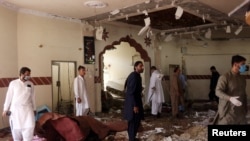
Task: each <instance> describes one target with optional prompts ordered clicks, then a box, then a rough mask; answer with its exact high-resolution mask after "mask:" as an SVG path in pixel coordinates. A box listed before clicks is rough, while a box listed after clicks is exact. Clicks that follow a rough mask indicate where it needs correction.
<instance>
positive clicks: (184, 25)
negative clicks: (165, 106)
mask: <svg viewBox="0 0 250 141" xmlns="http://www.w3.org/2000/svg"><path fill="white" fill-rule="evenodd" d="M89 1H92V0H75V1H74V2H72V1H71V0H65V1H60V0H53V1H50V0H43V1H34V0H22V1H19V0H0V4H1V5H4V6H7V7H11V8H16V9H17V10H18V11H21V12H23V11H25V12H27V11H29V12H30V13H36V14H37V13H38V12H37V11H39V12H43V13H47V14H48V15H50V16H55V17H62V18H69V19H73V20H79V21H81V22H88V23H90V24H95V23H96V22H100V23H102V22H104V23H109V22H110V23H111V22H114V23H123V24H124V23H125V24H127V25H135V26H139V27H144V26H145V24H146V23H145V21H144V20H145V19H146V18H149V19H150V28H152V29H154V30H158V31H159V32H164V33H166V34H169V33H173V32H178V31H182V32H183V31H184V32H190V31H192V32H193V31H199V32H200V31H201V30H203V33H204V34H205V32H206V31H204V30H208V28H213V29H219V30H218V31H222V30H227V28H231V29H230V30H234V31H235V30H237V29H238V28H239V27H240V26H243V27H244V29H246V30H244V32H242V33H241V34H242V35H241V36H238V37H243V38H245V37H248V36H249V35H248V36H246V35H243V33H247V32H246V31H247V30H248V25H247V24H246V23H245V14H246V11H247V10H248V7H249V0H219V1H218V0H98V2H104V3H105V4H106V6H107V7H104V8H96V7H97V6H100V5H99V4H94V8H93V7H92V8H90V7H87V6H84V4H83V3H85V2H89ZM94 2H96V1H94ZM92 6H93V5H92ZM178 8H181V9H182V10H183V11H182V12H183V13H181V14H180V13H178V12H177V11H178ZM27 9H28V10H27ZM176 14H179V19H177V18H176ZM229 26H230V27H229ZM234 34H235V33H234V32H230V33H229V32H227V34H226V35H224V36H225V37H223V38H227V37H229V38H231V37H234V36H235V35H234ZM217 35H220V34H217ZM213 36H215V35H213Z"/></svg>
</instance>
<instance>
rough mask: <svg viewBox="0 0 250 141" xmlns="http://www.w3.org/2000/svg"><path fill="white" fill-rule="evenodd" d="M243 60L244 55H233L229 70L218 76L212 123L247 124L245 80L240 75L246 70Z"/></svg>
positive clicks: (244, 60)
mask: <svg viewBox="0 0 250 141" xmlns="http://www.w3.org/2000/svg"><path fill="white" fill-rule="evenodd" d="M245 62H246V59H245V58H244V57H242V56H239V55H235V56H233V57H232V62H231V63H232V68H231V71H229V72H227V73H226V74H224V75H222V76H220V77H219V80H218V83H217V86H216V95H217V96H218V97H219V105H218V112H217V115H216V117H215V120H214V124H219V125H228V124H247V120H246V114H247V94H246V80H245V77H244V76H243V75H240V73H243V72H245V71H246V70H247V66H246V65H245Z"/></svg>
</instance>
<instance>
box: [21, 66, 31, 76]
mask: <svg viewBox="0 0 250 141" xmlns="http://www.w3.org/2000/svg"><path fill="white" fill-rule="evenodd" d="M26 71H28V72H30V71H31V70H30V68H28V67H22V68H21V69H20V71H19V75H21V74H25V72H26Z"/></svg>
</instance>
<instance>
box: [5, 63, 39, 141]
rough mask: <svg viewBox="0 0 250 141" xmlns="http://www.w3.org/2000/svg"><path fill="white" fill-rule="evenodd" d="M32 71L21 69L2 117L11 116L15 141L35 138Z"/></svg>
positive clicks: (10, 88)
mask: <svg viewBox="0 0 250 141" xmlns="http://www.w3.org/2000/svg"><path fill="white" fill-rule="evenodd" d="M30 72H31V70H30V69H29V68H27V67H22V68H21V69H20V77H19V79H15V80H13V81H11V82H10V84H9V87H8V91H7V94H6V99H5V103H4V109H3V114H2V116H3V117H5V116H7V115H9V112H8V111H10V118H9V119H10V127H11V132H12V137H13V139H14V141H31V140H32V138H33V136H34V128H35V114H36V104H35V95H34V85H33V83H32V82H31V81H29V79H30Z"/></svg>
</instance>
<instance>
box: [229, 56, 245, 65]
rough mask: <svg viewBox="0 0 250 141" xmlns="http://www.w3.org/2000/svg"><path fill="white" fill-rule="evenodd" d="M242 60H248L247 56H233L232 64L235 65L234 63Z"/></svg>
mask: <svg viewBox="0 0 250 141" xmlns="http://www.w3.org/2000/svg"><path fill="white" fill-rule="evenodd" d="M242 61H246V58H245V57H243V56H240V55H234V56H233V57H232V61H231V65H232V66H233V64H234V63H239V62H242Z"/></svg>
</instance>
